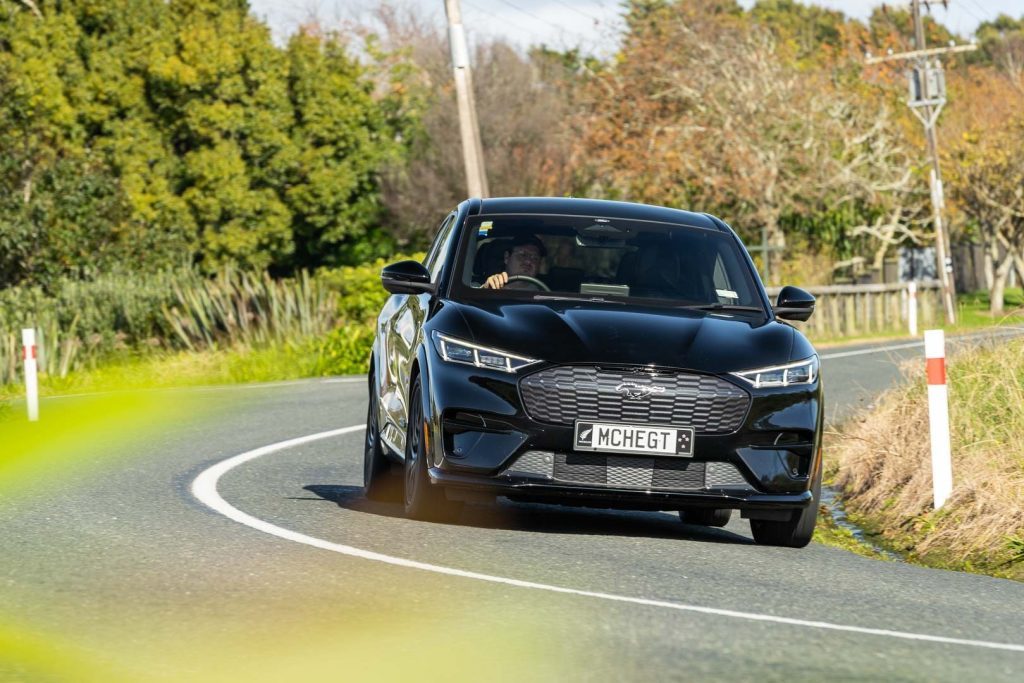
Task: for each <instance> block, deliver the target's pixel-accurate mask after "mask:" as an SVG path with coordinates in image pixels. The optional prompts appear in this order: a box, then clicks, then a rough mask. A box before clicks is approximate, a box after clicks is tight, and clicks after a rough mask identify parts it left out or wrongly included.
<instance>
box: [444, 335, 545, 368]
mask: <svg viewBox="0 0 1024 683" xmlns="http://www.w3.org/2000/svg"><path fill="white" fill-rule="evenodd" d="M434 346H435V347H436V348H437V352H438V353H439V354H441V358H444V359H445V360H446V361H448V362H449V363H464V364H466V365H473V366H475V367H478V368H490V369H492V370H500V371H501V372H516V371H517V370H519V369H520V368H525V367H526V366H527V365H533V364H534V363H539V362H540V361H538V360H534V359H533V358H525V357H523V356H517V355H515V354H514V353H508V352H507V351H500V350H498V349H492V348H489V347H487V346H480V345H479V344H471V343H469V342H467V341H462V340H461V339H454V338H452V337H449V336H447V335H444V334H441V333H439V332H435V333H434Z"/></svg>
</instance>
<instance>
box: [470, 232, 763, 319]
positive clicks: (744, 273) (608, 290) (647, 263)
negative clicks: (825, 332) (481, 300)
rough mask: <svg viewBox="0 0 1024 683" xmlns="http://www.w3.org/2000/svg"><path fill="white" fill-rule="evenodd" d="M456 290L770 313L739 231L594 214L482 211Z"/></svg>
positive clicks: (484, 294)
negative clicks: (496, 213) (497, 213)
mask: <svg viewBox="0 0 1024 683" xmlns="http://www.w3.org/2000/svg"><path fill="white" fill-rule="evenodd" d="M459 254H460V255H461V256H460V263H459V264H458V265H457V270H456V272H455V286H454V291H453V294H454V295H455V296H456V297H457V298H465V297H468V298H476V297H496V298H498V297H500V298H523V299H551V298H563V297H564V298H573V299H576V298H578V299H587V300H595V299H597V300H605V301H615V302H621V303H628V302H630V301H633V300H636V301H637V302H638V303H643V304H646V305H655V306H657V305H663V306H664V305H668V306H693V307H708V308H711V309H715V308H729V309H733V310H736V309H739V310H742V308H743V307H750V308H752V309H755V310H756V311H758V312H761V313H764V306H763V304H762V302H761V298H760V296H759V295H758V291H757V288H756V286H755V284H754V281H753V279H752V276H751V271H750V268H749V267H748V265H747V263H746V259H745V257H744V255H743V252H742V251H741V248H740V246H739V245H738V244H737V243H736V241H735V240H734V239H733V238H732V236H731V235H729V234H727V233H724V232H718V231H715V230H706V229H703V228H695V227H688V226H681V225H672V224H667V223H656V222H647V221H630V220H622V219H617V218H594V217H587V216H531V215H522V214H516V215H507V216H477V217H475V218H472V219H470V220H469V222H468V224H467V230H466V231H465V233H464V238H463V240H462V246H461V248H460V250H459Z"/></svg>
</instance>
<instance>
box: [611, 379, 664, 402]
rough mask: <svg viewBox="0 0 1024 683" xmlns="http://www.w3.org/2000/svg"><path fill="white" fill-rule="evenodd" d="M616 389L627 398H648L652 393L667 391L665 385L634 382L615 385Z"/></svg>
mask: <svg viewBox="0 0 1024 683" xmlns="http://www.w3.org/2000/svg"><path fill="white" fill-rule="evenodd" d="M615 391H617V392H619V393H620V394H624V395H625V396H626V398H632V399H640V398H648V397H649V396H650V395H651V394H663V393H665V387H659V386H656V385H653V384H636V383H634V382H623V383H622V384H620V385H619V386H617V387H615Z"/></svg>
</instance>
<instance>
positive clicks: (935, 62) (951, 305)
mask: <svg viewBox="0 0 1024 683" xmlns="http://www.w3.org/2000/svg"><path fill="white" fill-rule="evenodd" d="M942 4H943V6H945V5H946V2H945V0H943V3H942ZM910 11H911V15H912V16H913V18H914V48H915V49H914V50H912V51H910V52H902V53H899V54H890V55H886V56H884V57H872V56H871V55H870V54H869V55H868V56H867V60H866V63H867V64H878V63H880V62H889V61H910V62H911V64H912V67H911V70H910V73H909V77H910V98H909V99H908V100H907V104H908V105H909V106H910V110H911V111H912V112H914V116H916V117H917V118H918V120H919V121H920V122H921V123H922V124H923V125H924V132H925V137H926V138H927V140H928V155H929V156H930V157H931V162H932V164H931V166H932V167H931V169H930V171H929V174H928V179H929V185H930V188H931V200H932V222H933V223H934V226H935V260H936V262H937V263H936V266H937V268H936V270H937V271H938V274H939V281H940V282H941V283H942V300H943V305H944V308H945V309H946V321H947V322H949V323H950V324H953V323H955V322H956V287H955V283H954V281H953V258H952V252H951V251H950V246H949V237H948V236H947V234H946V229H945V226H944V225H943V222H942V215H943V209H944V208H945V199H944V197H943V192H942V175H941V173H940V169H939V141H938V136H937V135H936V132H935V123H936V121H937V120H938V118H939V113H940V112H941V111H942V107H943V105H945V104H946V75H945V73H944V72H943V70H942V62H940V61H939V57H940V56H941V55H945V54H952V53H956V52H970V51H971V50H976V49H977V46H976V45H951V46H949V47H940V48H931V49H926V48H925V37H924V21H923V19H922V17H921V0H911V2H910Z"/></svg>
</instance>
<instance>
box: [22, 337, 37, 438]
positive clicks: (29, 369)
mask: <svg viewBox="0 0 1024 683" xmlns="http://www.w3.org/2000/svg"><path fill="white" fill-rule="evenodd" d="M21 344H22V347H23V351H22V358H23V359H24V361H25V402H26V403H27V404H28V419H29V422H35V421H36V420H38V419H39V377H38V372H39V361H38V360H37V356H38V351H37V349H36V331H35V330H34V329H26V330H22V331H21Z"/></svg>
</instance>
